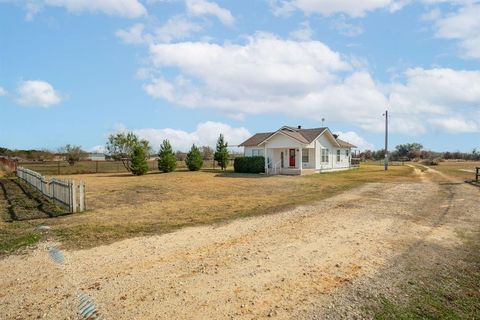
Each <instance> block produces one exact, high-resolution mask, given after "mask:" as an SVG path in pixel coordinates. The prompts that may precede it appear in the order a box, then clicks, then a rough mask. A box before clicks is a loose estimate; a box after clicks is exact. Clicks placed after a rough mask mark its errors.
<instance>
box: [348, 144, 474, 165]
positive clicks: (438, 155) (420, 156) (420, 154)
mask: <svg viewBox="0 0 480 320" xmlns="http://www.w3.org/2000/svg"><path fill="white" fill-rule="evenodd" d="M357 157H358V158H360V159H362V160H364V161H365V160H383V159H384V158H385V149H379V150H365V151H362V152H360V154H359V155H358V156H357ZM388 158H389V160H393V161H411V160H433V159H444V160H466V161H480V150H477V149H473V150H472V151H471V152H460V151H455V152H450V151H447V152H435V151H431V150H426V149H424V147H423V145H422V144H420V143H416V142H414V143H405V144H399V145H397V146H396V147H395V150H393V151H391V152H389V153H388Z"/></svg>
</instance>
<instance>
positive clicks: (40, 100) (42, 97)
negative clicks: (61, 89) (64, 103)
mask: <svg viewBox="0 0 480 320" xmlns="http://www.w3.org/2000/svg"><path fill="white" fill-rule="evenodd" d="M18 95H19V96H18V99H17V103H18V104H19V105H22V106H31V107H44V108H48V107H50V106H53V105H55V104H58V103H60V102H61V100H62V99H61V97H60V95H59V93H58V92H56V91H55V89H54V88H53V86H52V85H51V84H50V83H48V82H46V81H41V80H27V81H24V82H22V83H21V84H20V85H19V86H18Z"/></svg>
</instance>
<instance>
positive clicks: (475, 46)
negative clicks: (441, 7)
mask: <svg viewBox="0 0 480 320" xmlns="http://www.w3.org/2000/svg"><path fill="white" fill-rule="evenodd" d="M479 17H480V4H469V5H465V6H462V7H461V8H460V9H459V10H458V11H457V12H455V13H453V14H449V15H447V16H444V17H440V16H439V15H437V17H434V21H435V22H434V26H435V29H436V37H438V38H444V39H452V40H457V41H459V47H460V49H461V51H460V53H459V55H460V56H462V57H465V58H473V59H480V32H479V30H480V19H479Z"/></svg>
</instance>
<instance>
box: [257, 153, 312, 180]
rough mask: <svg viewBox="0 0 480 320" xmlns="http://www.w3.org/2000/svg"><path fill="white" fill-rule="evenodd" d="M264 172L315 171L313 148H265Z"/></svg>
mask: <svg viewBox="0 0 480 320" xmlns="http://www.w3.org/2000/svg"><path fill="white" fill-rule="evenodd" d="M265 173H266V174H273V175H275V174H282V175H303V174H312V173H315V149H313V148H265Z"/></svg>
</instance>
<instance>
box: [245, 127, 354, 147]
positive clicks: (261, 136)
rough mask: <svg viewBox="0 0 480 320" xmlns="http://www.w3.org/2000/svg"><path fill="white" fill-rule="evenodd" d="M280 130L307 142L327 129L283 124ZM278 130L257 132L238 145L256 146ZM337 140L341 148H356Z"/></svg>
mask: <svg viewBox="0 0 480 320" xmlns="http://www.w3.org/2000/svg"><path fill="white" fill-rule="evenodd" d="M280 130H281V131H282V133H283V134H285V135H287V136H289V137H291V138H293V139H295V140H297V141H300V142H302V143H304V144H309V143H311V142H312V141H313V140H315V139H316V138H317V137H318V136H319V135H320V134H322V132H323V131H325V130H328V128H313V129H298V128H296V127H288V126H285V127H282V128H281V129H280ZM280 130H278V131H280ZM278 131H275V132H262V133H257V134H255V135H253V136H252V137H251V138H249V139H247V140H246V141H244V142H242V143H241V144H240V145H239V146H240V147H256V146H258V145H259V144H261V143H262V142H263V141H265V140H266V139H268V138H269V137H270V136H272V135H273V134H275V133H276V132H278ZM337 141H338V144H339V145H340V146H341V147H342V148H356V147H355V146H354V145H353V144H350V143H348V142H346V141H343V140H340V139H337Z"/></svg>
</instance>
